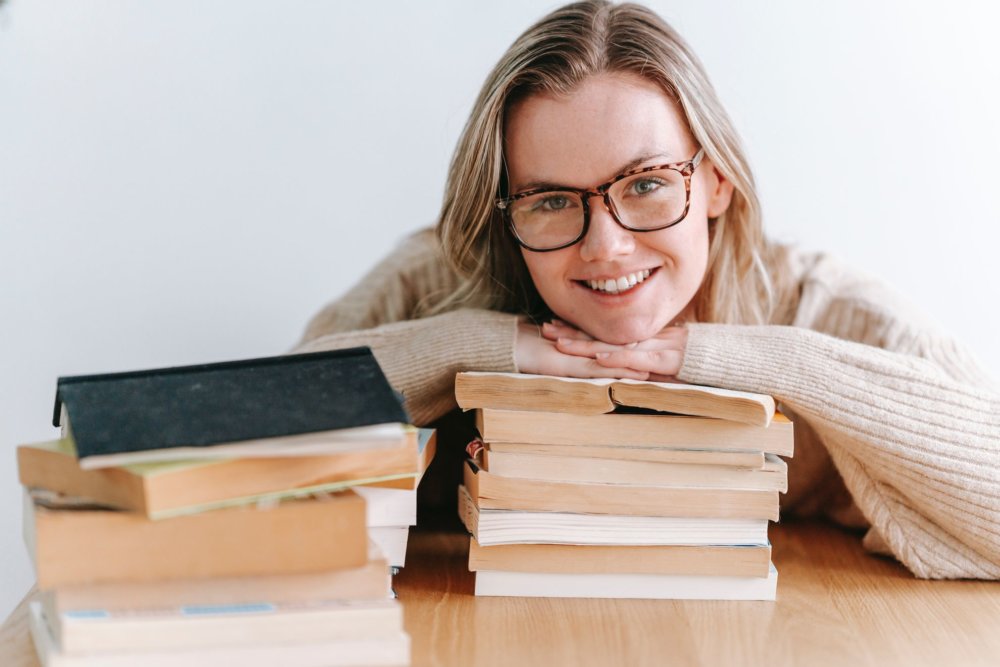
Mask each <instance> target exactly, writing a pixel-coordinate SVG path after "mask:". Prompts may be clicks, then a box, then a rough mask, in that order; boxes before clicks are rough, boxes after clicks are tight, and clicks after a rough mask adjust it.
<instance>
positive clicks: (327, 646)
mask: <svg viewBox="0 0 1000 667" xmlns="http://www.w3.org/2000/svg"><path fill="white" fill-rule="evenodd" d="M28 612H29V613H28V619H29V623H30V629H31V638H32V641H33V643H34V645H35V650H36V652H37V653H38V659H39V662H41V664H42V667H135V666H136V665H142V666H143V667H208V666H210V665H211V666H213V667H214V666H215V665H240V666H241V667H273V666H274V665H296V667H348V666H350V667H361V666H371V667H376V666H377V667H405V666H406V665H409V664H410V636H409V635H408V634H406V632H403V631H397V632H391V633H390V632H387V633H386V634H385V635H384V636H381V637H379V638H377V639H346V640H334V641H323V642H286V641H282V642H255V641H253V639H252V638H250V639H247V640H244V641H242V642H240V643H238V644H228V645H219V646H211V647H204V648H194V649H181V650H164V651H147V650H143V651H109V652H104V653H80V654H72V653H65V652H64V651H63V650H62V649H61V647H60V646H59V644H58V643H57V642H56V639H55V637H53V635H52V630H51V629H50V627H49V622H48V619H47V618H46V617H45V613H44V611H43V609H42V606H41V605H40V604H39V603H38V602H37V601H33V602H31V603H30V604H29V605H28Z"/></svg>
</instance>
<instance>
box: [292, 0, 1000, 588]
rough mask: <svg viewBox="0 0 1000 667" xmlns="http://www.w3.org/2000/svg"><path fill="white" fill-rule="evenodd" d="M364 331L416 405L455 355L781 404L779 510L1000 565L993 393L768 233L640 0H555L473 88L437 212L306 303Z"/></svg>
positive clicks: (996, 401) (331, 343) (313, 343)
mask: <svg viewBox="0 0 1000 667" xmlns="http://www.w3.org/2000/svg"><path fill="white" fill-rule="evenodd" d="M359 344H364V345H370V346H371V347H372V348H373V350H374V352H375V354H376V356H377V357H378V359H379V361H380V362H381V363H382V365H383V367H384V368H385V370H386V372H387V374H388V376H389V379H390V381H391V382H392V383H393V384H394V385H395V386H396V387H397V388H398V389H399V390H400V391H402V392H403V394H404V396H405V397H406V401H407V407H408V409H409V410H410V413H411V415H412V416H413V418H414V419H415V421H417V422H418V423H427V422H430V421H432V420H434V419H436V418H438V417H440V416H441V415H443V414H445V413H446V412H448V411H450V410H451V409H453V408H454V407H455V403H454V398H453V383H454V375H455V373H456V372H457V371H461V370H473V369H474V370H496V371H515V370H519V371H521V372H527V373H547V374H556V375H566V376H575V377H605V376H610V377H634V378H647V377H652V378H677V379H678V380H681V381H684V382H690V383H697V384H707V385H714V386H719V387H728V388H732V389H740V390H748V391H755V392H761V393H766V394H771V395H773V396H775V397H776V399H777V400H778V401H780V402H781V404H782V405H783V408H784V409H785V411H786V412H788V413H789V414H790V416H791V417H792V418H793V419H794V421H795V423H796V454H795V457H794V459H792V460H791V461H790V463H789V491H788V493H787V494H786V495H785V497H784V499H783V503H782V508H783V510H784V511H785V512H786V513H788V512H793V513H797V514H801V515H814V516H815V515H822V516H827V517H830V518H832V519H834V520H835V521H838V522H839V523H841V524H843V525H847V526H853V527H861V528H866V529H868V530H867V533H866V535H865V545H866V546H868V547H869V548H870V549H872V550H875V551H881V552H884V553H891V554H892V555H894V556H895V557H896V558H898V559H899V560H900V561H902V562H903V563H904V564H905V565H906V566H907V567H908V568H909V569H910V570H912V571H913V572H914V573H915V574H916V575H918V576H921V577H932V578H954V577H974V578H998V577H1000V394H998V393H997V391H996V389H995V388H994V387H993V385H992V384H991V382H990V380H989V379H988V378H987V377H986V376H985V375H984V374H983V373H982V372H981V371H980V369H979V368H978V367H977V366H976V364H975V363H974V362H973V360H972V359H971V358H970V357H969V356H968V355H967V353H966V352H965V351H964V350H963V348H962V347H960V346H959V345H957V344H956V343H955V342H954V341H952V340H949V339H947V338H945V337H942V336H941V335H939V334H938V333H937V332H936V331H935V330H934V329H933V328H932V327H930V326H928V325H927V324H926V323H924V322H923V321H921V320H920V319H919V318H918V317H916V316H915V315H914V314H913V313H911V312H909V311H908V310H907V309H906V308H905V307H904V305H903V304H902V303H901V302H900V301H899V300H898V299H897V298H896V297H895V296H894V295H893V294H892V293H891V292H890V291H888V290H887V289H886V288H884V287H883V286H881V285H879V284H878V283H876V282H873V281H872V280H871V279H869V278H866V277H862V276H859V275H856V274H854V273H852V272H851V271H849V270H848V269H846V268H844V267H843V266H841V265H840V264H838V263H837V262H836V261H834V260H832V259H831V258H829V257H826V256H824V255H816V254H806V253H803V252H801V251H797V250H793V249H786V248H782V247H778V246H776V245H774V244H772V243H770V242H768V240H767V239H766V238H765V237H764V235H763V232H762V227H761V214H760V207H759V204H758V200H757V196H756V194H755V191H754V182H753V177H752V175H751V173H750V169H749V167H748V165H747V160H746V158H745V157H744V154H743V149H742V147H741V145H740V142H739V139H738V138H737V135H736V132H735V131H734V129H733V126H732V123H731V122H730V120H729V118H728V116H727V115H726V113H725V111H724V110H723V108H722V106H721V104H720V102H719V100H718V98H717V96H716V94H715V91H714V90H713V89H712V86H711V84H710V83H709V81H708V79H707V77H706V75H705V73H704V71H703V69H702V67H701V65H700V63H699V62H698V60H697V59H696V57H695V56H694V54H693V53H692V52H691V50H690V49H689V48H688V46H687V45H686V44H685V42H684V41H683V40H682V39H681V38H680V36H679V35H677V34H676V33H675V32H674V31H673V30H672V29H671V28H670V27H669V26H668V25H666V24H665V23H664V22H663V21H662V20H661V19H660V18H659V17H657V16H656V15H655V14H653V13H652V12H650V11H649V10H647V9H645V8H643V7H640V6H636V5H629V4H625V5H610V4H608V3H606V2H601V1H595V2H583V3H577V4H573V5H569V6H566V7H564V8H562V9H559V10H557V11H555V12H553V13H552V14H550V15H549V16H547V17H545V18H544V19H542V20H541V21H540V22H539V23H538V24H536V25H535V26H532V27H531V28H529V29H528V31H527V32H525V33H524V34H523V35H522V36H521V37H520V38H519V39H518V40H517V41H516V42H515V43H514V44H513V45H512V46H511V47H510V49H509V50H508V52H507V53H506V54H505V55H504V56H503V58H502V59H501V60H500V62H499V63H498V64H497V66H496V67H495V68H494V70H493V72H492V73H491V74H490V76H489V78H488V79H487V81H486V84H485V85H484V87H483V89H482V92H481V93H480V95H479V98H478V99H477V101H476V104H475V107H474V109H473V111H472V115H471V117H470V118H469V121H468V123H467V124H466V127H465V130H464V132H463V134H462V137H461V139H460V141H459V144H458V147H457V150H456V152H455V156H454V159H453V162H452V165H451V169H450V173H449V178H448V183H447V189H446V192H445V200H444V206H443V210H442V212H441V217H440V220H439V224H438V226H437V228H436V229H435V230H433V231H430V230H428V231H425V232H422V233H419V234H417V235H416V236H414V237H412V238H410V239H408V240H407V241H406V243H405V244H404V245H403V246H402V247H401V248H400V249H399V250H398V251H397V252H396V253H395V254H393V255H392V256H390V257H389V258H387V259H386V260H385V261H384V262H382V263H381V264H380V265H379V266H378V267H376V268H375V270H374V271H372V272H371V273H370V274H369V275H368V276H367V277H365V279H364V280H363V281H362V282H361V283H360V284H359V285H357V286H356V287H355V288H353V289H352V290H351V291H349V292H348V293H347V294H346V295H345V296H344V297H343V298H341V299H340V300H338V301H336V302H335V303H333V304H330V305H329V306H327V307H326V308H325V309H324V310H323V311H322V312H320V313H319V314H318V315H317V316H316V317H315V318H314V319H313V321H312V322H311V324H310V325H309V327H308V330H307V332H306V334H305V337H304V339H303V342H302V343H301V344H300V346H299V348H298V350H299V351H313V350H321V349H329V348H335V347H346V346H352V345H359Z"/></svg>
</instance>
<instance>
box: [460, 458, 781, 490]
mask: <svg viewBox="0 0 1000 667" xmlns="http://www.w3.org/2000/svg"><path fill="white" fill-rule="evenodd" d="M480 458H481V459H482V461H478V460H477V462H479V463H480V465H481V467H482V468H483V470H486V471H487V472H490V473H492V474H494V475H500V476H503V477H518V478H522V479H537V480H544V481H550V482H591V483H595V484H624V485H635V486H671V487H691V488H703V489H708V488H712V489H758V490H762V491H778V492H781V493H784V492H785V491H787V490H788V465H787V464H786V463H785V462H784V461H782V460H781V459H780V458H778V457H777V456H775V455H774V454H767V455H766V458H765V461H764V465H763V466H762V467H761V468H759V469H756V470H755V469H752V468H735V467H731V466H717V465H703V464H687V463H656V462H651V461H629V460H614V459H607V458H586V457H583V456H577V457H565V456H550V455H547V454H527V453H524V454H522V453H519V452H495V451H492V449H490V448H489V447H487V448H485V449H483V450H482V452H481V454H480Z"/></svg>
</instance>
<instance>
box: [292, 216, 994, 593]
mask: <svg viewBox="0 0 1000 667" xmlns="http://www.w3.org/2000/svg"><path fill="white" fill-rule="evenodd" d="M791 262H792V265H793V268H794V271H795V274H796V276H797V279H798V283H799V285H800V292H799V300H798V304H797V307H796V308H795V309H794V314H793V320H792V321H790V322H786V323H784V324H787V325H791V326H778V325H771V326H733V325H720V324H689V325H688V328H689V334H688V343H687V350H686V353H685V358H684V365H683V368H682V369H681V372H680V374H679V375H678V378H679V379H681V380H683V381H685V382H690V383H695V384H706V385H714V386H719V387H728V388H732V389H739V390H746V391H755V392H761V393H766V394H771V395H773V396H775V398H776V399H777V400H778V401H780V402H781V404H782V405H783V407H784V409H785V410H786V411H787V412H788V413H789V414H790V416H791V417H792V418H793V420H794V421H795V457H794V458H793V459H792V460H791V461H790V462H789V468H788V476H789V490H788V493H787V494H786V495H785V497H784V499H783V501H782V512H783V513H785V514H786V515H787V514H790V513H794V514H798V515H813V516H816V515H821V516H828V517H830V518H832V519H834V520H836V521H838V522H839V523H841V524H844V525H848V526H854V527H860V528H867V529H868V532H867V534H866V536H865V545H866V546H867V547H868V548H869V549H872V550H873V551H880V552H884V553H891V554H892V555H894V556H895V557H896V558H898V559H899V560H900V561H902V562H903V563H904V564H905V565H906V566H907V567H908V568H909V569H910V570H911V571H912V572H913V573H914V574H916V575H917V576H919V577H929V578H960V577H972V578H982V579H997V578H1000V392H998V390H997V389H996V387H995V385H993V384H992V382H991V380H990V379H989V378H988V377H986V376H985V375H984V373H983V372H982V371H981V370H980V369H979V367H978V366H977V364H976V363H975V361H974V360H973V359H972V358H971V357H970V355H969V354H968V353H967V352H966V351H965V350H964V349H963V348H962V347H961V346H959V345H958V344H956V343H955V342H954V341H953V340H950V339H949V338H947V337H945V336H943V335H941V334H939V333H938V332H936V331H935V329H934V328H933V327H932V326H930V325H929V324H928V323H926V322H925V321H923V320H922V319H921V318H920V317H918V316H917V315H916V314H915V313H913V312H912V311H911V310H910V309H909V308H908V307H907V306H906V305H905V304H904V303H903V302H902V301H901V299H900V298H899V297H897V296H895V295H894V294H892V293H891V292H890V291H888V290H887V289H886V288H885V287H883V286H882V285H880V284H879V283H878V282H877V281H875V280H873V279H871V278H869V277H866V276H863V275H859V274H858V273H856V272H851V271H849V270H847V269H846V268H844V267H843V266H842V265H840V264H838V263H837V262H835V261H833V260H832V259H830V258H829V257H826V256H824V255H806V254H802V253H793V254H792V256H791ZM457 282H458V281H457V278H456V277H455V276H454V275H453V274H451V273H450V272H449V271H448V270H447V269H446V268H445V264H444V262H443V261H442V259H441V257H440V255H439V251H438V248H437V245H436V243H435V240H434V236H433V234H431V233H430V232H429V231H425V232H422V233H420V234H417V235H415V236H413V237H411V238H409V239H407V240H406V241H405V242H404V244H403V245H402V246H401V247H400V248H399V249H398V250H397V251H396V252H395V253H393V254H392V255H391V256H390V257H388V258H387V259H385V260H384V261H383V262H382V263H380V264H379V265H378V266H377V267H376V268H375V269H374V270H373V271H372V272H371V273H370V274H369V275H368V276H366V277H365V278H364V280H362V281H361V282H360V283H359V284H358V285H357V286H355V287H354V288H353V289H351V290H350V291H349V292H348V293H347V294H346V295H344V296H343V297H342V298H340V299H338V300H337V301H335V302H334V303H331V304H330V305H328V306H326V307H325V308H324V309H323V310H322V311H321V312H320V313H319V314H318V315H316V317H315V318H314V319H313V320H312V322H311V323H310V324H309V326H308V328H307V331H306V333H305V336H304V337H303V341H302V342H301V343H300V344H299V346H298V347H297V348H296V351H316V350H325V349H333V348H341V347H350V346H354V345H368V346H370V347H371V348H372V350H373V351H374V353H375V356H376V358H377V359H378V361H379V363H380V364H381V365H382V367H383V368H384V369H385V371H386V374H387V375H388V377H389V380H390V382H391V383H392V384H393V386H395V387H396V388H397V389H398V390H399V391H401V392H402V394H403V395H404V397H405V399H406V404H407V409H408V410H409V411H410V414H411V415H412V417H413V418H414V420H415V421H416V422H417V423H418V424H424V423H428V422H430V421H432V420H434V419H436V418H437V417H439V416H441V415H443V414H445V413H446V412H448V411H449V410H451V409H453V408H454V407H455V401H454V395H453V387H454V377H455V373H456V372H458V371H462V370H494V371H514V370H516V368H515V364H514V336H515V328H516V326H515V325H516V322H517V318H516V317H515V316H513V315H509V314H504V313H497V312H491V311H486V310H455V311H453V312H448V313H445V314H442V315H437V316H434V317H427V318H423V319H412V317H413V316H414V310H415V308H416V305H417V304H418V303H419V302H421V300H428V299H430V300H433V299H435V298H440V296H441V295H443V294H447V293H448V292H449V291H450V290H452V289H454V288H455V286H456V285H457Z"/></svg>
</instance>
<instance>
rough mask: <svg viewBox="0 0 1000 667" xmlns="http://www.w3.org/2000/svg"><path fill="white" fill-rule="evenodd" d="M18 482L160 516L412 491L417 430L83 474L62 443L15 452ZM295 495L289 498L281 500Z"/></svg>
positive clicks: (417, 454) (417, 459) (416, 466)
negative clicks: (393, 436)
mask: <svg viewBox="0 0 1000 667" xmlns="http://www.w3.org/2000/svg"><path fill="white" fill-rule="evenodd" d="M17 464H18V475H19V477H20V481H21V484H23V485H24V486H26V487H30V488H42V489H46V490H49V491H55V492H58V493H61V494H64V495H68V496H76V497H80V498H88V499H90V500H92V501H94V502H95V503H99V504H102V505H107V506H109V507H114V508H118V509H123V510H130V511H135V512H140V513H142V514H145V515H146V516H149V517H152V518H162V517H168V516H173V515H177V514H183V513H190V512H193V511H198V510H204V509H209V508H214V507H221V506H226V505H236V504H247V503H252V502H257V501H259V500H261V499H263V498H265V497H268V496H272V495H278V496H281V495H286V494H283V493H282V492H285V491H290V492H292V491H295V490H300V491H302V492H315V491H317V490H331V491H332V490H337V489H339V488H344V487H346V486H353V485H354V484H357V483H364V482H365V481H369V480H376V481H378V482H385V481H395V480H400V481H405V485H406V486H409V487H410V488H416V478H417V473H418V471H419V466H420V465H421V462H420V451H419V450H418V443H417V432H416V429H410V430H409V432H408V434H407V437H406V439H405V440H404V441H403V442H402V444H400V445H398V446H395V447H388V448H379V449H370V450H360V451H349V452H339V453H336V454H327V455H324V456H289V457H280V458H236V459H219V460H197V459H196V460H187V461H168V462H159V463H146V464H135V465H128V466H114V467H107V468H97V469H92V470H85V469H83V468H81V467H80V464H79V462H78V460H77V458H76V456H74V455H73V452H72V447H71V445H70V444H69V443H67V441H65V440H57V441H53V442H45V443H37V444H32V445H22V446H20V447H18V448H17ZM287 495H294V493H291V494H287Z"/></svg>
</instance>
